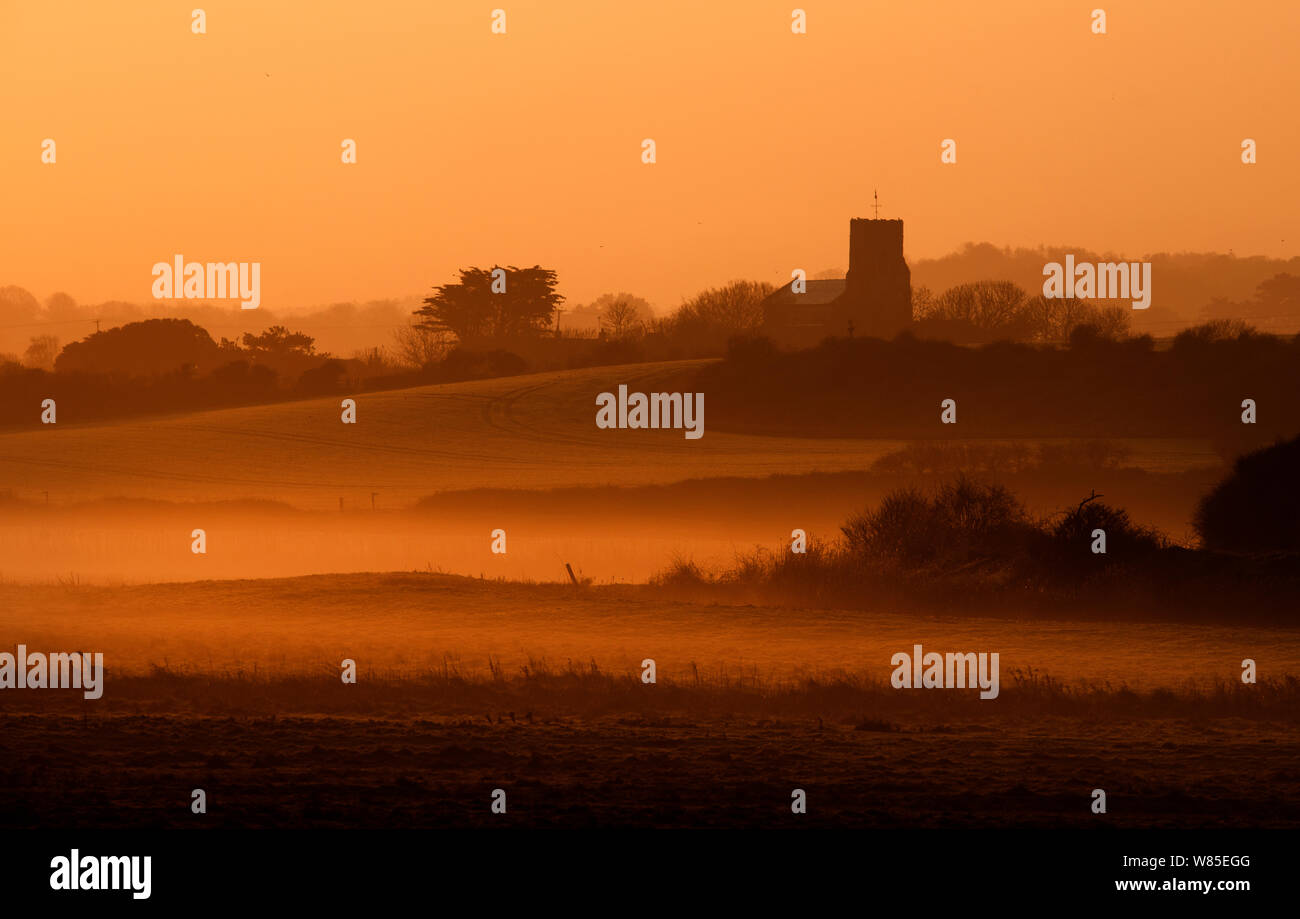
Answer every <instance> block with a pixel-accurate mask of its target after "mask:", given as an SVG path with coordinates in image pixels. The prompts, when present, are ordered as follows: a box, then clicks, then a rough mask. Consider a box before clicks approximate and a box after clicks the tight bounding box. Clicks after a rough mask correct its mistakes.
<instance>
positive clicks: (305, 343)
mask: <svg viewBox="0 0 1300 919" xmlns="http://www.w3.org/2000/svg"><path fill="white" fill-rule="evenodd" d="M243 342H244V348H245V350H247V351H250V352H252V354H253V356H254V357H258V356H270V357H310V356H311V355H313V354H315V353H316V339H314V338H312V337H311V336H310V335H307V334H304V333H303V332H290V331H289V330H288V329H287V328H285V327H284V326H282V325H273V326H271V327H270V328H269V329H267V330H266V331H265V332H263V333H262V334H260V335H254V334H253V333H252V332H245V333H244V337H243Z"/></svg>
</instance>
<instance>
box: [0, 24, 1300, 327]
mask: <svg viewBox="0 0 1300 919" xmlns="http://www.w3.org/2000/svg"><path fill="white" fill-rule="evenodd" d="M796 3H798V4H799V5H801V6H802V7H803V8H804V9H806V10H807V13H808V34H807V35H793V34H791V31H790V11H791V9H792V8H793V7H794V6H795V5H796ZM200 4H202V6H203V8H204V9H205V10H206V12H207V17H208V23H207V27H208V33H207V34H206V35H203V36H199V35H193V34H191V32H190V10H191V8H193V7H195V6H199V5H200ZM494 6H501V7H503V8H504V9H505V10H506V13H507V27H508V31H507V34H506V35H504V36H500V35H493V34H491V32H490V29H489V24H490V14H491V9H492V8H493V7H494ZM1094 6H1102V7H1103V8H1104V9H1105V10H1106V12H1107V17H1108V21H1107V25H1108V34H1107V35H1105V36H1095V35H1093V34H1092V33H1091V30H1090V11H1091V9H1092V8H1093V7H1094ZM1298 34H1300V3H1296V2H1295V0H1276V2H1265V0H1252V2H1245V3H1243V2H1240V0H1232V2H1217V0H1198V2H1196V3H1188V2H1186V0H1126V2H1106V0H1086V2H1066V0H988V2H980V3H977V2H966V0H905V2H904V0H891V2H889V3H874V2H873V3H867V2H863V0H788V2H779V3H778V2H772V0H681V2H677V0H617V2H608V0H542V2H522V0H485V2H481V3H479V2H453V0H410V2H396V0H370V2H356V0H313V2H312V3H310V4H306V3H271V2H263V0H249V2H235V0H221V2H206V3H204V0H190V2H186V3H176V2H161V0H136V2H131V3H90V2H59V0H0V113H2V115H3V121H4V130H3V132H2V133H0V209H2V210H3V212H4V217H3V220H2V222H0V285H2V284H18V285H21V286H23V287H26V288H27V289H29V290H31V291H32V292H33V293H35V294H36V295H37V296H38V297H41V298H44V297H45V296H48V295H49V294H50V293H51V292H53V291H55V290H66V291H67V292H68V293H71V294H72V295H73V296H74V297H76V298H77V299H78V300H80V301H83V302H96V301H100V300H105V299H110V298H112V299H124V300H134V301H146V300H149V299H150V283H151V281H152V277H151V274H150V268H151V266H152V265H153V264H154V263H155V262H158V261H164V260H169V259H170V257H171V256H172V255H173V254H174V253H177V252H180V253H183V254H184V255H186V256H187V257H189V258H193V259H196V260H204V261H209V260H211V261H216V260H222V261H260V262H261V263H262V304H263V306H265V307H268V308H275V309H284V308H291V307H297V306H306V305H309V304H315V303H325V302H333V301H338V300H352V299H363V300H364V299H371V298H377V297H385V296H399V295H409V294H423V293H425V292H427V289H428V288H429V287H430V286H432V285H434V284H439V283H444V282H446V281H449V280H452V279H453V277H454V272H455V270H456V268H457V267H459V266H464V265H470V264H476V265H487V264H491V263H497V262H499V263H501V264H512V263H513V264H519V265H531V264H533V263H541V264H543V265H545V266H548V267H553V268H555V269H556V270H557V271H558V272H559V274H560V282H561V291H562V292H563V293H564V294H566V295H567V296H568V297H569V298H570V301H571V302H573V303H576V302H583V301H586V300H589V299H591V298H592V297H594V296H596V295H598V294H600V293H602V292H604V291H607V290H628V291H632V292H633V293H637V294H640V295H642V296H645V297H647V298H649V299H650V300H651V302H652V303H654V304H655V306H656V307H657V308H658V309H660V310H663V309H669V308H671V307H673V306H675V305H676V304H677V303H678V302H679V301H680V300H681V298H682V297H683V296H687V295H690V294H692V293H694V292H695V291H697V290H698V289H700V288H702V287H705V286H709V285H713V284H719V283H723V282H725V281H728V280H730V279H733V278H737V277H749V278H756V279H763V280H769V281H772V282H774V283H782V282H785V281H788V280H789V277H790V271H791V269H792V268H795V267H802V268H805V269H806V270H807V271H808V272H809V273H810V274H811V273H815V272H817V271H820V270H823V269H826V268H832V267H841V268H842V267H844V266H845V264H846V263H847V243H848V226H847V221H848V218H849V217H850V216H869V215H870V211H869V209H868V203H869V201H870V199H871V193H872V189H873V187H877V186H878V187H879V189H880V196H881V201H882V204H883V208H882V214H881V215H882V216H890V217H902V218H904V219H905V220H906V221H907V238H906V244H907V255H908V257H909V259H912V260H915V259H917V258H919V257H928V256H936V255H941V254H943V253H945V252H947V251H950V250H952V249H953V248H955V247H957V246H959V245H960V244H961V243H963V242H965V241H967V240H988V241H992V242H995V243H998V244H1010V245H1034V244H1038V243H1044V242H1046V243H1061V244H1069V245H1077V246H1080V247H1089V248H1092V249H1097V250H1113V251H1117V252H1122V253H1125V254H1128V255H1131V256H1140V255H1142V254H1144V253H1148V252H1155V251H1162V250H1163V251H1172V250H1184V249H1194V250H1219V251H1226V250H1228V249H1232V250H1234V251H1235V252H1236V253H1237V254H1239V255H1245V254H1265V255H1272V256H1291V255H1294V254H1296V252H1297V248H1298V247H1297V244H1298V243H1300V230H1297V229H1296V228H1295V227H1294V226H1288V224H1289V223H1290V222H1291V221H1293V220H1294V214H1295V207H1296V203H1297V201H1300V170H1298V167H1300V119H1297V117H1296V111H1297V96H1298V94H1297V89H1298V88H1300V86H1298V84H1300V76H1298V74H1300V64H1297V63H1296V59H1295V51H1294V47H1295V40H1296V36H1297V35H1298ZM46 137H50V138H54V139H55V141H56V142H57V144H58V163H57V164H56V165H53V166H51V165H43V164H42V163H41V162H40V144H41V141H42V140H43V139H44V138H46ZM345 137H350V138H354V139H356V141H357V143H358V159H359V162H358V164H357V165H355V166H348V165H343V164H341V163H340V161H339V153H340V146H339V145H340V142H341V140H342V139H343V138H345ZM645 137H652V138H654V139H655V140H656V142H657V144H658V160H659V161H658V163H656V164H655V165H651V166H647V165H643V164H642V163H641V161H640V144H641V140H642V138H645ZM949 137H950V138H954V139H955V140H956V141H957V153H958V162H957V164H956V165H955V166H951V165H942V164H941V163H940V162H939V145H940V142H941V140H942V139H944V138H949ZM1245 137H1253V138H1255V139H1256V141H1257V142H1258V144H1259V164H1258V165H1255V166H1244V165H1242V164H1241V162H1240V144H1241V140H1242V138H1245Z"/></svg>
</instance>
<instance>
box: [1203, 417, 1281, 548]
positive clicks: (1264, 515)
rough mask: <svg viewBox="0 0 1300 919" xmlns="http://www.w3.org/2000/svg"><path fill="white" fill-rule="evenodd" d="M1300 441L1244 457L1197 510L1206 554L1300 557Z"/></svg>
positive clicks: (1278, 445)
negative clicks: (1298, 554) (1299, 474)
mask: <svg viewBox="0 0 1300 919" xmlns="http://www.w3.org/2000/svg"><path fill="white" fill-rule="evenodd" d="M1297 469H1300V437H1296V438H1293V439H1292V440H1288V441H1285V442H1281V443H1277V444H1274V445H1273V446H1271V447H1266V448H1265V449H1263V450H1257V451H1255V452H1254V453H1249V454H1247V455H1245V456H1243V457H1240V458H1239V459H1238V460H1237V461H1236V463H1235V464H1234V466H1233V470H1232V473H1231V474H1230V475H1229V476H1228V478H1226V479H1224V480H1223V481H1222V482H1220V483H1219V484H1218V485H1217V486H1215V488H1214V489H1213V490H1212V491H1211V492H1210V493H1209V494H1208V495H1206V496H1205V497H1204V498H1202V499H1201V502H1200V504H1199V505H1198V506H1197V508H1196V515H1195V517H1194V519H1193V522H1192V523H1193V526H1194V527H1195V528H1196V533H1197V535H1198V536H1199V537H1200V538H1201V543H1202V544H1203V545H1204V546H1205V547H1206V548H1207V549H1219V550H1224V551H1231V552H1300V489H1297V488H1296V470H1297Z"/></svg>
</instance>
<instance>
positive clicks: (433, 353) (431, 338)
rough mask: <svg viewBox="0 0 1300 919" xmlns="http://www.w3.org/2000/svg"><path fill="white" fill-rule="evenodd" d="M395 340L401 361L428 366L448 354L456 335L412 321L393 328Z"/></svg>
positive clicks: (398, 358) (408, 364)
mask: <svg viewBox="0 0 1300 919" xmlns="http://www.w3.org/2000/svg"><path fill="white" fill-rule="evenodd" d="M393 340H394V341H395V343H396V344H395V348H396V352H397V360H398V361H399V362H401V363H402V364H405V365H406V366H408V367H426V366H428V365H429V364H436V363H437V362H438V361H440V360H442V359H443V358H444V357H446V356H447V352H448V351H449V350H450V349H451V345H452V343H453V342H454V341H455V335H453V334H452V333H450V332H447V331H443V330H441V329H431V328H429V327H428V326H425V325H421V324H420V323H419V322H416V321H411V322H409V323H407V324H406V325H404V326H398V327H397V328H396V329H394V330H393Z"/></svg>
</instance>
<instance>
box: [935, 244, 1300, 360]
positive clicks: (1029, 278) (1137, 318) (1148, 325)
mask: <svg viewBox="0 0 1300 919" xmlns="http://www.w3.org/2000/svg"><path fill="white" fill-rule="evenodd" d="M1067 254H1072V255H1073V256H1074V258H1075V262H1076V263H1077V262H1081V261H1087V262H1110V261H1122V260H1127V261H1150V262H1151V263H1152V264H1151V277H1152V283H1151V286H1152V298H1151V308H1150V309H1148V310H1145V311H1140V310H1135V311H1134V313H1133V327H1134V331H1135V332H1138V333H1142V332H1149V333H1150V334H1152V335H1154V336H1156V337H1161V336H1167V335H1172V334H1174V333H1175V332H1177V331H1178V330H1179V329H1180V328H1181V327H1183V326H1185V325H1188V324H1194V323H1196V322H1200V321H1202V320H1203V319H1204V318H1205V317H1204V316H1203V315H1202V313H1201V310H1202V308H1203V307H1205V306H1207V305H1208V304H1209V303H1210V301H1211V300H1214V299H1215V298H1218V297H1222V298H1224V299H1227V300H1233V301H1245V300H1249V299H1251V298H1252V297H1253V296H1254V294H1255V288H1256V287H1257V286H1258V285H1259V283H1260V282H1261V281H1265V280H1267V279H1268V278H1271V277H1273V276H1275V275H1277V274H1281V273H1284V272H1285V273H1289V274H1294V275H1300V256H1298V257H1296V258H1292V259H1289V260H1282V259H1271V258H1264V257H1263V256H1248V257H1238V256H1235V255H1223V254H1219V253H1214V252H1180V253H1176V254H1169V253H1163V252H1160V253H1155V254H1138V253H1124V254H1122V255H1117V254H1115V253H1099V252H1093V251H1091V250H1089V249H1084V248H1081V247H1069V246H1040V247H1038V248H1034V249H1011V248H1009V247H1007V248H1001V249H1000V248H998V247H997V246H994V245H992V244H991V243H967V244H966V245H965V247H963V248H962V249H961V250H959V251H957V252H953V253H952V254H950V255H945V256H943V257H942V258H936V259H919V260H917V261H915V262H912V263H911V265H910V267H911V269H912V286H913V287H914V288H916V287H928V288H929V289H930V291H931V292H932V293H934V294H939V293H942V292H943V291H945V290H947V289H948V288H950V287H955V286H956V285H958V284H965V283H967V282H970V281H981V280H1006V281H1012V282H1014V283H1015V284H1018V285H1020V286H1021V287H1023V288H1024V289H1025V290H1026V291H1027V292H1028V293H1031V294H1035V293H1040V292H1041V291H1042V287H1043V265H1045V264H1047V263H1048V262H1063V261H1064V259H1065V256H1066V255H1067ZM1258 318H1259V319H1260V320H1261V321H1258V322H1256V324H1257V325H1259V326H1260V327H1261V328H1265V327H1267V328H1268V329H1269V330H1270V331H1276V332H1295V331H1300V313H1297V315H1296V316H1295V318H1294V319H1291V320H1289V321H1283V322H1281V323H1273V322H1265V321H1262V320H1265V319H1271V318H1273V317H1258ZM1248 321H1250V320H1248Z"/></svg>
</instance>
